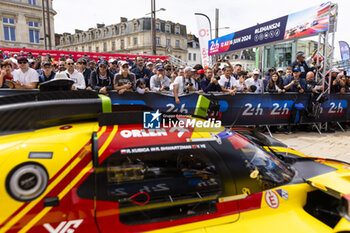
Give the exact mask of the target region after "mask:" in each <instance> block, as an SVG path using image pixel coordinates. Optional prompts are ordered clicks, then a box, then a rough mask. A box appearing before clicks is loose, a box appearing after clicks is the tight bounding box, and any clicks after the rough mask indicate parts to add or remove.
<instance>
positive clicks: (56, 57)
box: [0, 48, 168, 61]
mask: <svg viewBox="0 0 350 233" xmlns="http://www.w3.org/2000/svg"><path fill="white" fill-rule="evenodd" d="M0 50H2V51H3V52H4V54H6V55H7V54H8V53H12V55H15V54H17V55H18V54H19V53H20V51H23V52H24V55H25V56H26V55H27V53H28V52H31V53H32V55H33V56H34V57H37V56H38V55H39V54H40V55H41V56H46V54H48V53H49V54H50V56H51V57H52V58H53V59H54V61H59V59H60V58H61V57H62V56H63V55H65V56H66V58H68V55H69V54H70V55H72V57H73V58H74V59H75V60H78V59H79V58H81V57H84V55H85V54H87V55H88V56H89V58H90V60H95V61H97V60H98V58H99V57H101V58H103V59H106V60H107V61H108V60H109V59H111V58H119V57H120V58H121V59H122V60H126V58H127V57H129V59H130V60H133V59H134V58H136V57H138V56H141V57H143V58H145V57H147V58H148V59H150V60H151V61H155V60H156V59H157V58H159V59H160V60H167V59H168V56H152V55H134V54H117V53H88V52H73V51H61V50H38V49H20V48H0Z"/></svg>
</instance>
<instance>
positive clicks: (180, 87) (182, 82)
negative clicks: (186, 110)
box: [174, 66, 196, 104]
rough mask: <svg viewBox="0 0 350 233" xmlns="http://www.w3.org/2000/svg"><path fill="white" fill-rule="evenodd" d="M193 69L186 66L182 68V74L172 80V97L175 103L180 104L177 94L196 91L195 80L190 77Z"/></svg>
mask: <svg viewBox="0 0 350 233" xmlns="http://www.w3.org/2000/svg"><path fill="white" fill-rule="evenodd" d="M195 71H196V70H195V69H193V68H192V67H189V66H188V67H186V68H185V69H184V75H183V76H177V77H176V79H175V81H174V97H175V102H176V103H177V104H180V99H179V95H182V94H187V93H189V92H190V91H196V89H195V88H194V85H195V81H194V80H193V78H192V75H193V72H195Z"/></svg>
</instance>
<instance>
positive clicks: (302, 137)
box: [273, 130, 350, 162]
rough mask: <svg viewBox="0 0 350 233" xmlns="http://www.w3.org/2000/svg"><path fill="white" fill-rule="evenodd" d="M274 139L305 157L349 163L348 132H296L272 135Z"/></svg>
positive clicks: (349, 134) (349, 137)
mask: <svg viewBox="0 0 350 233" xmlns="http://www.w3.org/2000/svg"><path fill="white" fill-rule="evenodd" d="M273 136H274V137H275V138H277V139H278V140H280V141H282V142H283V143H285V144H287V145H288V146H290V147H292V148H293V149H295V150H298V151H301V152H303V153H304V154H306V155H310V156H318V157H325V158H334V159H339V160H344V161H347V162H350V130H348V131H347V132H340V131H337V132H335V133H327V134H326V133H323V134H321V135H320V134H318V133H314V132H312V133H311V132H310V133H306V132H297V133H293V134H290V135H286V134H277V133H276V134H273Z"/></svg>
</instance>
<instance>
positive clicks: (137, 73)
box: [131, 66, 152, 87]
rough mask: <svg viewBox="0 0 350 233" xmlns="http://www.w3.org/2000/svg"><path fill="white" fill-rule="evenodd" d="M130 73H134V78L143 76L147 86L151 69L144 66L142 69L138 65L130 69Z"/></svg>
mask: <svg viewBox="0 0 350 233" xmlns="http://www.w3.org/2000/svg"><path fill="white" fill-rule="evenodd" d="M131 72H132V73H134V74H135V76H136V79H140V78H143V79H145V81H146V86H147V87H149V80H150V79H151V76H152V74H151V71H150V70H149V69H147V68H145V67H143V68H142V70H140V69H139V67H138V66H136V67H135V68H134V69H132V70H131Z"/></svg>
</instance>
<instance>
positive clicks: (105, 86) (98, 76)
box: [88, 60, 114, 94]
mask: <svg viewBox="0 0 350 233" xmlns="http://www.w3.org/2000/svg"><path fill="white" fill-rule="evenodd" d="M113 77H114V76H113V74H112V73H111V72H110V70H109V69H108V62H107V61H106V60H101V62H100V64H99V65H98V68H97V69H96V70H94V71H92V73H91V78H90V81H91V89H93V90H96V91H98V92H99V93H102V94H106V93H107V91H111V90H113ZM88 89H90V87H88Z"/></svg>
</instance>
